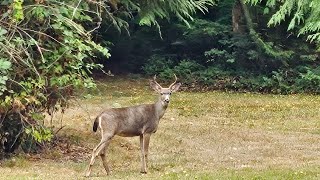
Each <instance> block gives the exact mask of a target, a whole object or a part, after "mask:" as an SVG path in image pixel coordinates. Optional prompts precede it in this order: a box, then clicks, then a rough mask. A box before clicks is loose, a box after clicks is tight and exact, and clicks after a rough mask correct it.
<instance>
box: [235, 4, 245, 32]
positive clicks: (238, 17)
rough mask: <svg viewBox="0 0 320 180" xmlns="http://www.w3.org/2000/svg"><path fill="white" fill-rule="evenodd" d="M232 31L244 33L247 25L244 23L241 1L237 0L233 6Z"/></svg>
mask: <svg viewBox="0 0 320 180" xmlns="http://www.w3.org/2000/svg"><path fill="white" fill-rule="evenodd" d="M232 31H233V32H235V33H239V34H243V33H244V32H245V27H244V25H243V11H242V7H241V4H240V2H239V1H235V3H234V5H233V8H232Z"/></svg>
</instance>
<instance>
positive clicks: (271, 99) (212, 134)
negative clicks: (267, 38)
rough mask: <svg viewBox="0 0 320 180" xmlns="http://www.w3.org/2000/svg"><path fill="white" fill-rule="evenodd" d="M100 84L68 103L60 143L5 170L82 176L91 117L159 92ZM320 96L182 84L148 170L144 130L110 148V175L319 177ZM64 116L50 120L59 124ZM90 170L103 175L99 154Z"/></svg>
mask: <svg viewBox="0 0 320 180" xmlns="http://www.w3.org/2000/svg"><path fill="white" fill-rule="evenodd" d="M99 89H100V91H98V92H92V93H93V94H95V96H93V97H91V98H88V96H87V97H86V98H82V99H80V100H77V101H75V102H74V103H73V105H72V106H71V107H70V109H69V110H67V111H66V113H65V114H64V116H63V121H62V122H63V125H65V127H64V128H63V129H62V130H61V131H60V132H59V134H60V143H59V144H58V146H57V147H56V148H55V149H53V150H51V151H49V152H46V153H44V155H41V157H39V158H35V157H34V156H32V157H28V156H22V157H16V158H14V159H13V160H9V161H6V162H3V163H2V168H1V169H0V172H1V174H0V178H4V177H5V178H6V179H20V178H39V179H79V178H83V177H82V176H83V174H84V170H85V168H86V166H87V163H88V161H89V156H90V153H91V150H92V149H93V147H94V146H95V145H96V144H97V143H98V142H99V140H100V139H99V138H100V137H99V135H100V134H99V133H96V134H94V133H92V121H93V119H94V117H95V116H96V115H97V114H99V113H100V112H101V111H102V110H103V109H105V108H108V107H120V106H129V105H133V104H139V103H150V102H152V101H153V100H154V99H155V94H154V93H152V91H151V90H150V88H149V87H148V83H147V81H145V80H134V79H131V80H124V79H116V80H108V81H106V82H105V83H101V84H100V85H99ZM319 102H320V97H319V96H307V95H291V96H279V95H259V94H237V93H222V92H208V93H192V92H178V93H176V94H174V95H173V97H172V102H171V103H172V104H170V107H169V109H168V111H167V113H166V114H165V116H164V117H163V119H162V120H161V122H160V125H159V129H158V131H157V133H155V134H154V135H153V136H152V137H151V144H150V155H149V162H150V163H149V170H150V172H149V173H148V174H147V175H141V174H140V173H139V170H140V156H139V152H140V151H139V142H138V139H139V138H137V137H136V138H121V137H116V138H114V140H113V141H112V143H111V145H110V148H109V151H108V152H109V158H108V159H109V162H110V165H111V167H112V170H113V175H112V176H111V178H114V179H120V178H125V179H140V178H146V179H150V178H152V179H154V178H155V179H178V178H179V179H195V178H199V179H226V178H227V179H239V178H240V179H241V178H244V179H252V178H258V179H270V178H276V179H319V178H320V121H319V119H320V103H319ZM60 118H61V115H59V114H58V115H57V116H56V117H55V118H54V121H53V123H54V124H55V125H56V127H57V128H59V126H60V125H61V124H60ZM48 123H49V122H48ZM65 137H67V139H66V138H65ZM92 175H93V177H94V179H96V178H106V174H105V172H104V169H103V167H102V165H101V161H100V159H99V160H97V161H96V164H95V166H94V168H93V172H92Z"/></svg>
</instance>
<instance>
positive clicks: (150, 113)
mask: <svg viewBox="0 0 320 180" xmlns="http://www.w3.org/2000/svg"><path fill="white" fill-rule="evenodd" d="M174 77H175V81H174V82H173V83H172V84H171V85H170V86H169V87H168V88H163V87H161V86H160V85H159V84H158V83H157V81H156V75H155V76H154V77H153V79H151V80H149V82H150V87H151V88H152V89H153V90H154V91H156V92H157V93H158V94H159V97H158V100H157V101H156V102H155V103H153V104H142V105H136V106H131V107H122V108H111V109H107V110H105V111H103V112H102V113H101V114H100V115H98V116H97V117H96V118H95V121H94V123H93V131H94V132H96V131H97V129H98V128H99V129H100V132H101V140H100V143H99V144H98V145H97V146H96V147H95V148H94V149H93V151H92V156H91V160H90V163H89V166H88V168H87V171H86V173H85V177H89V176H90V173H91V170H92V166H93V164H94V161H95V158H96V157H97V156H99V155H100V157H101V159H102V164H103V167H104V169H105V170H106V172H107V175H110V174H111V173H110V168H109V165H108V162H107V159H106V157H107V156H106V154H107V152H106V151H107V148H108V146H109V144H110V141H111V139H112V138H113V137H114V136H115V135H118V136H122V137H134V136H139V137H140V150H141V170H140V172H141V173H143V174H146V173H147V163H146V162H147V159H148V149H149V142H150V136H151V134H153V133H155V132H156V131H157V129H158V125H159V121H160V119H161V118H162V117H163V115H164V114H165V112H166V109H167V107H168V105H169V102H170V96H171V94H172V93H173V92H176V91H178V89H179V88H180V86H181V83H180V82H177V79H178V78H177V76H176V75H175V74H174Z"/></svg>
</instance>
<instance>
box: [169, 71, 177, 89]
mask: <svg viewBox="0 0 320 180" xmlns="http://www.w3.org/2000/svg"><path fill="white" fill-rule="evenodd" d="M173 75H174V77H175V81H174V82H173V83H172V84H171V85H170V86H169V89H171V87H172V86H173V85H175V84H176V82H177V80H178V78H177V76H176V74H173Z"/></svg>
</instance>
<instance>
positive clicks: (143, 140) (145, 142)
mask: <svg viewBox="0 0 320 180" xmlns="http://www.w3.org/2000/svg"><path fill="white" fill-rule="evenodd" d="M150 136H151V134H142V135H140V148H141V171H140V172H141V173H147V163H146V162H147V161H148V149H149V142H150Z"/></svg>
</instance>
